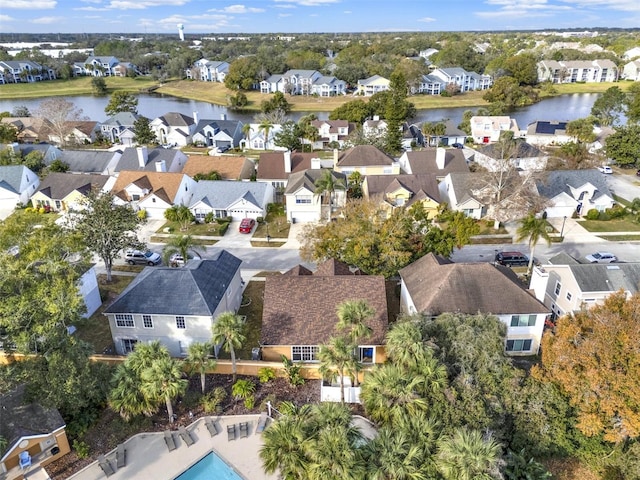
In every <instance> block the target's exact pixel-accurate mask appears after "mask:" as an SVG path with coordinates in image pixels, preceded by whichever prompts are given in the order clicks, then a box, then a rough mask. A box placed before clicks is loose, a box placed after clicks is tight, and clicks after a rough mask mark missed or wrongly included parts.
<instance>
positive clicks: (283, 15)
mask: <svg viewBox="0 0 640 480" xmlns="http://www.w3.org/2000/svg"><path fill="white" fill-rule="evenodd" d="M278 17H280V18H286V17H293V13H279V14H278Z"/></svg>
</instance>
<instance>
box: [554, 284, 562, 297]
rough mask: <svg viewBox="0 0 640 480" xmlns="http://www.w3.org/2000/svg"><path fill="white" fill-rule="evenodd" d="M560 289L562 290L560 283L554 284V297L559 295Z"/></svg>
mask: <svg viewBox="0 0 640 480" xmlns="http://www.w3.org/2000/svg"><path fill="white" fill-rule="evenodd" d="M561 288H562V284H561V283H560V282H556V288H555V289H554V292H555V294H556V295H560V289H561Z"/></svg>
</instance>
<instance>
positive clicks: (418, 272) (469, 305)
mask: <svg viewBox="0 0 640 480" xmlns="http://www.w3.org/2000/svg"><path fill="white" fill-rule="evenodd" d="M400 276H401V277H402V280H403V282H404V284H405V285H406V287H407V290H408V292H409V295H410V296H411V298H412V300H413V302H414V305H415V307H416V309H417V311H418V312H423V313H426V314H427V315H434V316H435V315H440V314H441V313H446V312H460V313H466V314H469V315H475V314H477V313H490V314H494V315H504V314H527V313H528V314H534V313H549V309H548V308H547V307H545V306H544V304H542V303H541V302H540V301H539V300H537V299H536V298H535V297H534V296H533V295H531V294H530V293H529V292H527V291H526V290H525V289H524V287H523V286H522V285H521V284H520V282H519V280H518V278H517V276H516V275H515V274H514V273H513V272H512V271H511V269H510V268H507V267H502V266H494V265H492V264H490V263H453V262H451V261H450V260H447V259H444V258H442V257H439V256H437V255H434V254H432V253H429V254H427V255H425V256H424V257H422V258H421V259H419V260H417V261H415V262H413V263H412V264H411V265H408V266H406V267H404V268H403V269H402V270H400Z"/></svg>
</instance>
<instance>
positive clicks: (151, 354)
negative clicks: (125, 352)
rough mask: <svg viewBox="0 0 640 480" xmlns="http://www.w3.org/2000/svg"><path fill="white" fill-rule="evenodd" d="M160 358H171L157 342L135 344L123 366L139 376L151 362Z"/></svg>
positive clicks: (165, 349)
mask: <svg viewBox="0 0 640 480" xmlns="http://www.w3.org/2000/svg"><path fill="white" fill-rule="evenodd" d="M161 358H171V356H170V355H169V350H168V349H167V347H166V346H165V345H162V344H161V343H160V342H159V341H158V340H154V341H153V342H149V343H137V344H136V348H135V349H134V350H133V352H131V353H130V354H129V356H128V357H127V360H126V361H125V365H126V367H127V368H130V369H131V370H133V372H134V373H135V374H136V375H138V376H140V375H142V371H143V370H145V369H147V368H149V367H150V366H151V365H152V364H153V362H155V361H156V360H158V359H161Z"/></svg>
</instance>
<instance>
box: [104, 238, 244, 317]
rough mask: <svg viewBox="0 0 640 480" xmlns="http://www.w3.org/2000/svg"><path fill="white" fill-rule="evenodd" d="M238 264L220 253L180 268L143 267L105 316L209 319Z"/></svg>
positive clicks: (238, 261)
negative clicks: (205, 317)
mask: <svg viewBox="0 0 640 480" xmlns="http://www.w3.org/2000/svg"><path fill="white" fill-rule="evenodd" d="M241 263H242V260H240V259H239V258H237V257H234V256H233V255H232V254H230V253H229V252H227V251H226V250H221V251H220V252H219V253H218V256H217V257H216V258H214V259H210V260H192V261H190V262H189V263H187V265H185V266H184V267H181V268H171V267H146V268H145V269H144V270H143V271H142V273H140V274H139V275H138V276H137V277H136V278H135V279H134V280H133V282H131V283H130V284H129V286H128V287H127V288H125V290H124V291H123V292H122V293H121V294H120V295H119V296H118V298H116V300H115V301H114V302H113V303H112V304H111V305H109V307H107V309H106V310H105V313H132V314H150V315H195V316H212V315H213V314H214V312H215V311H216V308H217V307H218V304H219V303H220V300H222V299H223V298H224V295H225V292H226V291H227V289H228V288H229V285H230V284H231V281H232V280H233V277H234V276H235V274H236V272H237V271H238V269H239V268H240V264H241Z"/></svg>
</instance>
